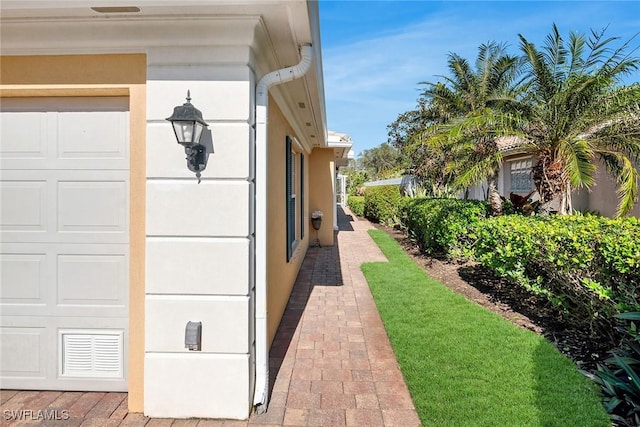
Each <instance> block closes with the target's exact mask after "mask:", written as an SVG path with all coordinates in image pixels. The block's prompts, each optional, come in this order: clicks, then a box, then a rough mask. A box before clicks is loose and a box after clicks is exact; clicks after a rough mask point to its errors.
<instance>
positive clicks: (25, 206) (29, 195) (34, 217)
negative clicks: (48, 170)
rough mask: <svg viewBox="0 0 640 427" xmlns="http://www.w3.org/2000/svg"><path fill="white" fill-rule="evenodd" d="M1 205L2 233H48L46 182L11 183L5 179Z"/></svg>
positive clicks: (0, 226)
mask: <svg viewBox="0 0 640 427" xmlns="http://www.w3.org/2000/svg"><path fill="white" fill-rule="evenodd" d="M3 178H4V177H3ZM0 203H1V204H0V229H1V230H2V231H17V232H23V231H29V232H45V231H46V228H47V224H46V218H47V181H46V180H41V181H33V180H31V181H26V180H25V181H19V180H15V181H13V180H12V181H9V180H4V179H3V180H2V181H1V182H0Z"/></svg>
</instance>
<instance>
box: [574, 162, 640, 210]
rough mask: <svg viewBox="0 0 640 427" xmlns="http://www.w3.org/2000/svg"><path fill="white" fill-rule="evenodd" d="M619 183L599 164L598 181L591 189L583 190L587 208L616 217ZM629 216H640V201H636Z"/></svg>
mask: <svg viewBox="0 0 640 427" xmlns="http://www.w3.org/2000/svg"><path fill="white" fill-rule="evenodd" d="M616 189H617V185H616V183H615V181H614V179H613V178H611V176H610V175H609V174H607V171H606V170H605V168H604V165H602V164H599V165H598V170H597V171H596V183H595V185H593V186H592V187H591V191H590V192H587V191H586V190H582V191H583V192H584V193H586V194H585V197H586V198H587V200H588V203H587V208H588V209H589V210H592V211H597V212H599V213H600V214H601V215H605V216H608V217H615V216H616V212H617V210H618V194H617V193H616ZM629 216H636V217H640V203H636V205H635V206H634V208H633V209H632V210H631V212H629Z"/></svg>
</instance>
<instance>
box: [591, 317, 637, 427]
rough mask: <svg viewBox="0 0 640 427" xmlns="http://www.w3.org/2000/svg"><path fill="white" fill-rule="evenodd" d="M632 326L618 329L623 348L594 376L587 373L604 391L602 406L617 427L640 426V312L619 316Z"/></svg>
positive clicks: (626, 325)
mask: <svg viewBox="0 0 640 427" xmlns="http://www.w3.org/2000/svg"><path fill="white" fill-rule="evenodd" d="M616 317H618V318H620V319H623V320H627V321H629V323H627V324H625V325H622V326H619V327H618V330H620V331H621V332H622V333H623V334H624V337H623V340H622V344H621V346H620V348H618V349H617V350H616V351H614V352H613V355H612V357H611V358H609V359H607V360H605V364H604V365H598V370H597V371H596V372H595V373H594V374H593V375H592V374H589V373H587V372H584V373H585V374H586V375H587V376H588V377H590V378H591V379H592V380H593V381H594V382H595V383H596V384H598V385H599V386H600V387H601V388H602V403H604V407H605V408H606V410H607V412H608V413H609V414H610V416H611V420H612V421H613V422H614V423H615V425H624V426H637V425H640V333H639V332H638V327H637V325H636V323H635V322H634V320H635V321H639V320H640V312H628V313H623V314H620V315H618V316H616Z"/></svg>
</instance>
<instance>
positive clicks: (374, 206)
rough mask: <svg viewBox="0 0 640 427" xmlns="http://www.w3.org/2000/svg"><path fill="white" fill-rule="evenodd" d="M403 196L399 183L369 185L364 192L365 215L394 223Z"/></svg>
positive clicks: (378, 220)
mask: <svg viewBox="0 0 640 427" xmlns="http://www.w3.org/2000/svg"><path fill="white" fill-rule="evenodd" d="M401 201H402V196H401V195H400V187H399V186H397V185H380V186H377V187H367V190H366V191H365V192H364V216H365V217H366V218H367V219H368V220H370V221H373V222H379V223H383V224H394V223H396V222H397V218H398V207H399V205H400V204H401Z"/></svg>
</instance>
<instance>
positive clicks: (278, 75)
mask: <svg viewBox="0 0 640 427" xmlns="http://www.w3.org/2000/svg"><path fill="white" fill-rule="evenodd" d="M300 56H301V57H302V58H301V60H300V63H298V65H294V66H293V67H287V68H282V69H280V70H276V71H272V72H270V73H268V74H266V75H264V76H263V77H262V78H261V79H260V81H259V82H258V84H257V86H256V178H255V179H256V183H255V192H256V198H255V202H256V205H255V209H256V212H255V221H256V224H255V233H256V234H255V260H256V266H255V269H256V270H255V272H256V273H255V274H256V296H255V298H256V301H255V303H256V390H255V394H254V397H253V406H254V407H255V410H256V412H258V413H263V412H264V411H266V409H267V401H268V398H269V347H268V345H267V329H268V325H267V117H268V114H267V107H268V104H269V88H270V87H272V86H274V85H278V84H281V83H286V82H289V81H291V80H295V79H298V78H300V77H302V76H304V75H305V74H306V73H307V71H308V70H309V68H311V61H312V59H313V52H312V49H311V45H310V44H306V45H302V46H300Z"/></svg>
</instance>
